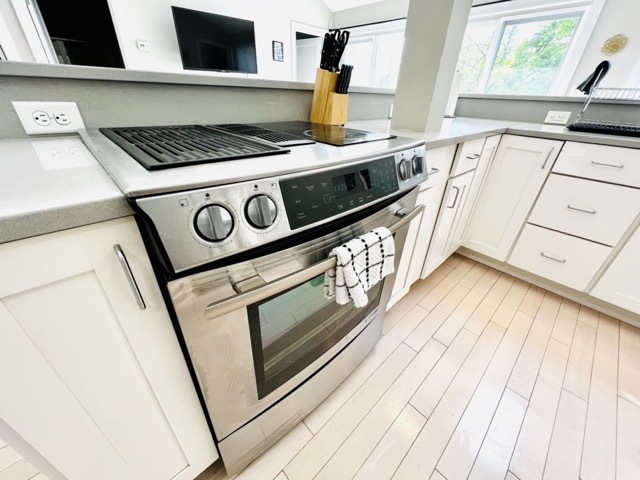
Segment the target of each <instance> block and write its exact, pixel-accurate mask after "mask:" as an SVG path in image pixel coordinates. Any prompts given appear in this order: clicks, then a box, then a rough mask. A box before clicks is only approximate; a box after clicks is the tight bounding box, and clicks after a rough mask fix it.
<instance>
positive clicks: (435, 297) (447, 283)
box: [419, 258, 476, 311]
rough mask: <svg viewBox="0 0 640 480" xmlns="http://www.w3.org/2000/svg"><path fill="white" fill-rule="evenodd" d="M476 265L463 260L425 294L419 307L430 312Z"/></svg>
mask: <svg viewBox="0 0 640 480" xmlns="http://www.w3.org/2000/svg"><path fill="white" fill-rule="evenodd" d="M475 264H476V262H474V261H473V260H469V259H468V258H465V259H463V260H462V261H461V262H460V263H459V264H458V265H456V266H455V268H454V269H453V270H452V271H451V273H449V275H447V276H446V277H445V278H444V279H443V280H442V281H441V282H440V283H438V285H436V287H435V288H433V289H432V290H431V291H430V292H429V293H427V294H426V295H425V296H424V298H423V299H422V300H420V303H419V305H420V306H421V307H422V308H424V309H425V310H429V311H432V310H433V309H434V308H435V307H436V306H437V305H438V304H439V303H440V302H441V301H442V299H444V298H445V297H446V296H447V294H448V293H449V292H450V291H451V290H452V289H453V288H454V287H455V286H456V285H458V282H460V280H462V279H463V278H464V276H465V275H466V274H467V273H468V272H469V270H471V269H472V268H473V266H474V265H475Z"/></svg>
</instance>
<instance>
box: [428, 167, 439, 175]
mask: <svg viewBox="0 0 640 480" xmlns="http://www.w3.org/2000/svg"><path fill="white" fill-rule="evenodd" d="M439 172H440V169H439V168H436V167H433V168H432V169H431V170H429V171H428V172H427V176H428V175H434V174H436V173H439Z"/></svg>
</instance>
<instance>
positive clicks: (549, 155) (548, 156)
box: [542, 147, 556, 170]
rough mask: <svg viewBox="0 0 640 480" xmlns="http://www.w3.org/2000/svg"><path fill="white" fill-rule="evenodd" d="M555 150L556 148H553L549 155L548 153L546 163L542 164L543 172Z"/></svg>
mask: <svg viewBox="0 0 640 480" xmlns="http://www.w3.org/2000/svg"><path fill="white" fill-rule="evenodd" d="M555 149H556V147H551V150H549V153H547V158H545V159H544V163H543V164H542V170H544V167H546V166H547V162H548V161H549V158H551V154H552V153H553V151H554V150H555Z"/></svg>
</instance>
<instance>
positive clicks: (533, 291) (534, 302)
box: [519, 285, 546, 317]
mask: <svg viewBox="0 0 640 480" xmlns="http://www.w3.org/2000/svg"><path fill="white" fill-rule="evenodd" d="M545 293H546V290H544V289H542V288H540V287H536V286H535V285H531V286H530V287H529V290H527V294H526V295H525V296H524V298H523V299H522V302H520V307H519V310H520V311H521V312H524V313H526V314H528V315H531V316H532V317H535V316H536V315H537V314H538V309H539V308H540V305H541V304H542V300H543V299H544V294H545Z"/></svg>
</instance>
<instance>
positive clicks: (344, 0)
mask: <svg viewBox="0 0 640 480" xmlns="http://www.w3.org/2000/svg"><path fill="white" fill-rule="evenodd" d="M322 1H323V2H324V3H325V5H326V6H327V7H329V10H331V11H332V12H338V11H340V10H348V9H349V8H355V7H361V6H362V5H371V4H372V3H379V2H382V1H383V0H322Z"/></svg>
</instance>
